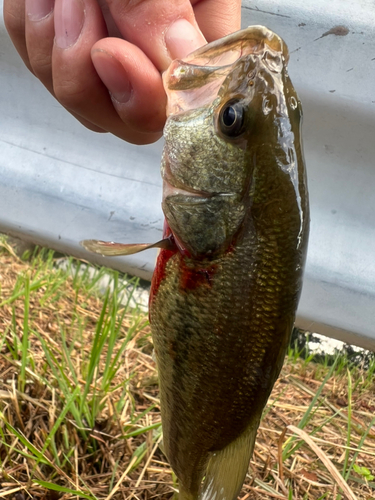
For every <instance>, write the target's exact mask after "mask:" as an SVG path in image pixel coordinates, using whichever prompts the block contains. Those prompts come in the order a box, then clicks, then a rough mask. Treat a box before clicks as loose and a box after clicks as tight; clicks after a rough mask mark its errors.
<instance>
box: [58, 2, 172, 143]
mask: <svg viewBox="0 0 375 500" xmlns="http://www.w3.org/2000/svg"><path fill="white" fill-rule="evenodd" d="M54 17H55V23H54V24H55V44H54V46H53V52H52V79H53V90H54V93H55V95H56V98H57V99H58V100H59V101H60V102H61V103H62V104H63V105H64V106H65V107H66V108H67V109H68V110H70V111H72V112H74V113H76V114H78V115H79V116H81V117H82V118H84V119H85V120H88V121H89V122H91V123H92V124H94V125H96V126H97V127H100V128H102V129H104V130H106V131H109V132H111V133H113V134H115V135H117V136H118V137H121V138H122V139H124V140H126V141H129V142H133V143H136V144H144V143H149V142H154V141H155V140H156V139H157V138H159V137H160V135H161V128H162V122H163V119H164V118H163V117H162V118H159V123H158V124H157V127H156V130H155V126H154V124H153V123H151V128H150V127H148V124H149V122H147V120H146V125H145V126H144V127H143V128H142V130H136V129H134V128H133V127H132V120H131V119H128V117H127V109H128V108H129V107H130V109H131V107H132V105H133V104H134V103H137V102H142V99H141V98H139V95H138V90H137V88H138V86H137V81H138V76H137V72H136V71H135V76H134V78H133V75H131V78H132V79H130V77H129V76H128V75H127V73H126V71H127V68H126V67H125V68H124V67H123V66H122V64H121V58H119V59H120V61H118V59H115V57H114V56H113V55H115V56H116V57H118V54H117V53H118V52H119V51H122V52H123V54H122V56H121V57H123V58H124V59H127V58H128V59H129V60H130V61H133V62H132V65H134V67H135V70H136V69H137V65H138V67H139V66H140V64H141V65H143V66H144V70H143V73H145V74H146V77H147V75H148V76H149V80H150V81H149V84H150V85H152V84H153V83H154V80H155V76H156V77H157V78H156V80H157V82H158V81H159V80H160V75H159V74H158V72H157V71H156V70H155V68H154V66H153V65H152V64H151V63H150V61H149V60H148V59H147V58H146V57H145V56H144V54H143V53H142V52H141V51H140V50H139V49H137V48H136V47H133V46H131V44H129V43H127V42H125V41H123V40H118V39H111V38H105V36H106V26H105V23H104V19H103V17H102V16H101V11H100V8H99V6H98V4H97V2H96V1H95V0H56V5H55V16H54ZM100 39H103V40H102V43H104V49H103V50H102V51H100V50H99V52H98V53H97V55H96V60H99V62H98V63H97V64H98V66H100V64H101V67H102V73H103V72H104V75H105V78H106V82H107V83H108V84H109V85H111V86H112V92H113V95H112V96H111V95H110V94H109V93H108V89H107V88H106V86H105V85H104V84H103V83H102V80H101V79H100V78H99V76H98V73H97V72H96V70H95V67H94V65H93V62H92V59H91V49H92V47H93V45H95V42H96V41H97V40H100ZM121 44H123V45H121ZM119 45H120V48H119V47H118V46H119ZM107 46H109V47H110V48H111V47H112V46H114V49H113V52H112V53H111V51H109V52H108V54H107V52H105V51H106V49H107ZM135 52H137V53H136V54H135ZM108 55H109V58H110V61H108V57H106V56H108ZM111 63H113V64H111ZM150 66H151V69H150ZM142 69H143V68H142ZM132 71H133V70H132ZM138 72H139V71H138ZM102 76H103V75H102ZM103 79H104V77H103ZM133 84H134V87H133ZM156 88H157V86H156ZM110 90H111V88H110ZM154 94H155V92H154ZM146 97H147V96H146ZM151 97H152V92H151ZM117 101H118V103H117ZM114 102H116V108H115V107H114V105H113V103H114ZM160 102H163V101H162V99H161V101H160ZM146 105H147V99H146ZM153 105H154V107H155V102H154V103H153ZM116 109H119V111H120V114H119V113H118V112H117V110H116ZM161 116H163V111H162V112H161Z"/></svg>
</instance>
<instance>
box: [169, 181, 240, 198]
mask: <svg viewBox="0 0 375 500" xmlns="http://www.w3.org/2000/svg"><path fill="white" fill-rule="evenodd" d="M178 195H183V196H188V197H193V198H201V199H207V198H213V197H214V196H228V197H233V196H235V195H236V194H235V193H223V192H211V193H209V192H208V191H199V190H197V189H193V188H191V187H189V186H184V187H177V186H174V185H173V184H171V182H170V180H168V181H167V180H166V179H163V198H164V199H165V198H168V197H170V196H178Z"/></svg>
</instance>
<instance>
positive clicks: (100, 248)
mask: <svg viewBox="0 0 375 500" xmlns="http://www.w3.org/2000/svg"><path fill="white" fill-rule="evenodd" d="M80 245H82V246H83V248H85V249H86V250H88V251H89V252H94V253H97V254H99V255H103V256H107V257H114V256H116V255H132V254H134V253H138V252H143V250H148V249H149V248H165V249H167V250H173V249H174V248H175V246H174V243H173V242H172V241H171V239H170V238H165V239H164V240H160V241H158V242H156V243H129V244H127V243H114V242H113V241H101V240H83V241H81V242H80Z"/></svg>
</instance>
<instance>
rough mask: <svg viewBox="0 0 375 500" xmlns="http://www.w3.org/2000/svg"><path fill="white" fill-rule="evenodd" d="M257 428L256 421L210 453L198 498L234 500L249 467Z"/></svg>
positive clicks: (203, 499) (201, 499) (202, 499)
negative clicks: (230, 441)
mask: <svg viewBox="0 0 375 500" xmlns="http://www.w3.org/2000/svg"><path fill="white" fill-rule="evenodd" d="M257 430H258V422H257V423H256V424H255V425H254V423H253V424H252V425H251V426H249V427H248V428H247V429H246V430H245V431H244V432H243V433H242V434H241V435H240V436H239V437H238V438H237V439H236V440H235V441H233V442H232V443H230V444H229V445H228V446H226V447H225V448H224V449H222V450H220V451H219V452H216V453H214V454H212V456H211V458H210V461H209V463H208V467H207V473H206V478H205V480H204V482H203V485H202V489H201V493H200V495H199V500H236V498H237V496H238V494H239V493H240V491H241V488H242V484H243V482H244V480H245V476H246V473H247V470H248V468H249V463H250V459H251V456H252V454H253V449H254V443H255V436H256V433H257Z"/></svg>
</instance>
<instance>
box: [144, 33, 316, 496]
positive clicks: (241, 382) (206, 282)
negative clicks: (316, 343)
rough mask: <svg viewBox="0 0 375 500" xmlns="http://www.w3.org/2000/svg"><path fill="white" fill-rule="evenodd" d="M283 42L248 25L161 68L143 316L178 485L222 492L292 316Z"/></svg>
mask: <svg viewBox="0 0 375 500" xmlns="http://www.w3.org/2000/svg"><path fill="white" fill-rule="evenodd" d="M287 61H288V50H287V47H286V45H285V43H284V42H283V41H282V40H281V39H280V38H279V37H278V36H277V35H275V34H274V33H272V32H271V31H270V30H268V29H266V28H264V27H261V26H253V27H249V28H247V29H245V30H242V31H239V32H237V33H234V34H232V35H230V36H228V37H225V38H223V39H221V40H218V41H216V42H213V43H211V44H208V45H206V46H204V47H202V48H201V49H199V50H197V51H196V52H194V53H193V54H191V55H190V56H188V57H187V58H186V59H184V60H183V61H175V62H174V63H172V65H171V67H170V68H169V70H168V71H167V72H166V74H165V75H164V83H165V88H166V91H167V94H168V103H169V104H168V114H169V116H168V119H167V122H166V126H165V130H164V137H165V147H164V152H163V159H162V176H163V181H164V196H163V204H162V207H163V211H164V214H165V217H166V224H165V229H164V237H165V239H168V240H169V241H170V245H169V247H168V248H164V249H162V250H161V251H160V253H159V256H158V260H157V264H156V269H155V273H154V276H153V281H152V288H151V296H150V322H151V328H152V334H153V339H154V345H155V353H156V359H157V364H158V371H159V380H160V397H161V412H162V424H163V446H164V451H165V454H166V455H167V457H168V460H169V461H170V464H171V466H172V469H173V470H174V472H175V473H176V475H177V477H178V479H179V484H180V498H181V499H183V500H185V499H190V500H193V499H194V500H195V499H198V498H200V499H205V500H224V499H225V500H232V499H235V498H236V497H237V495H238V493H239V491H240V489H241V487H242V484H243V481H244V478H245V475H246V472H247V470H248V466H249V461H250V458H251V455H252V452H253V447H254V441H255V436H256V432H257V428H258V425H259V421H260V418H261V415H262V411H263V408H264V406H265V404H266V402H267V399H268V397H269V394H270V392H271V390H272V387H273V385H274V383H275V380H276V378H277V377H278V375H279V372H280V370H281V367H282V364H283V359H284V356H285V352H286V349H287V346H288V343H289V339H290V334H291V331H292V328H293V324H294V319H295V313H296V309H297V304H298V300H299V296H300V293H301V287H302V273H303V267H304V262H305V257H306V249H307V239H308V228H309V208H308V193H307V184H306V174H305V165H304V159H303V152H302V145H301V135H300V134H301V130H300V129H301V119H302V109H301V103H300V101H299V99H298V97H297V94H296V92H295V90H294V88H293V86H292V83H291V81H290V79H289V76H288V73H287V68H286V65H287Z"/></svg>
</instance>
